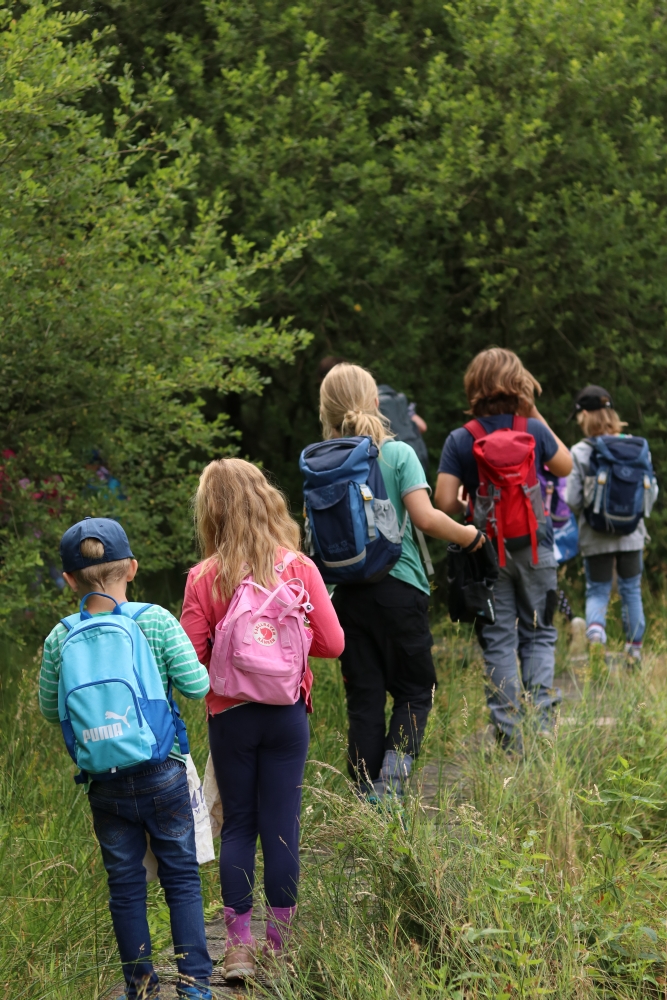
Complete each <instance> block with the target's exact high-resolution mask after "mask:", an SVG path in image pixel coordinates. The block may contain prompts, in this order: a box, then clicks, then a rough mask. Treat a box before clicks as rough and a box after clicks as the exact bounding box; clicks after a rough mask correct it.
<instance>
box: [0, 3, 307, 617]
mask: <svg viewBox="0 0 667 1000" xmlns="http://www.w3.org/2000/svg"><path fill="white" fill-rule="evenodd" d="M83 21H84V19H83V17H82V16H81V15H79V14H67V15H64V14H59V13H57V12H53V11H49V10H47V9H46V8H45V7H44V6H43V5H41V4H39V3H36V4H31V5H29V7H28V9H27V10H26V11H25V13H24V14H23V16H22V17H20V18H19V19H18V20H17V21H11V20H10V15H9V11H8V9H7V8H5V9H4V10H2V11H0V29H2V30H0V164H1V165H0V261H1V263H0V300H1V301H2V320H1V323H2V326H1V332H0V336H1V340H0V345H1V346H0V350H1V358H2V364H1V373H0V420H1V426H2V432H3V433H2V446H3V448H4V449H6V451H5V453H4V457H3V459H2V460H0V461H1V462H2V469H1V470H0V503H1V505H2V506H1V511H0V544H1V545H2V553H3V562H2V567H1V570H0V628H2V626H3V623H5V625H6V627H7V628H8V629H9V631H10V632H11V633H14V634H15V633H17V632H19V633H20V632H22V631H25V629H24V628H22V626H25V625H28V624H29V623H32V624H33V625H34V626H36V628H37V631H38V634H39V633H41V634H44V633H45V631H48V629H49V628H50V627H51V625H52V623H53V619H54V617H55V615H56V612H57V610H58V607H57V605H58V591H57V589H56V587H55V586H54V584H53V582H52V581H51V578H50V576H49V572H48V571H49V568H50V567H52V566H56V565H57V563H58V560H57V545H58V540H59V537H60V535H61V533H62V531H63V529H64V528H65V527H67V526H68V525H69V524H71V523H72V521H74V520H77V519H78V518H80V517H82V516H84V515H86V514H94V513H103V514H113V515H116V516H121V517H122V519H123V521H124V523H125V524H126V525H127V526H128V530H129V533H130V536H131V538H132V543H133V545H134V546H135V550H136V554H137V556H138V557H139V558H140V559H141V560H142V562H143V564H144V568H147V569H154V570H155V569H162V568H164V567H168V566H173V565H174V564H175V563H179V562H180V563H184V562H186V561H187V560H188V559H190V558H191V557H192V554H193V550H192V539H191V528H190V526H189V524H188V521H189V518H188V513H187V506H188V499H189V496H190V494H191V493H192V491H193V487H194V484H195V483H196V475H197V472H198V471H199V470H200V469H201V465H202V462H203V460H205V459H208V458H210V457H213V456H214V455H216V454H220V453H224V452H225V451H226V450H227V451H228V450H229V449H230V448H233V447H234V434H233V432H232V431H231V430H230V427H229V421H228V418H227V417H226V415H225V413H224V412H223V407H222V405H221V402H220V401H221V400H222V399H223V398H224V396H225V395H226V394H227V393H229V392H230V391H232V390H237V391H238V390H239V389H241V388H243V389H244V390H245V391H249V392H257V391H259V390H260V389H261V387H262V376H261V374H260V372H259V371H258V369H257V367H256V365H257V363H258V362H260V361H261V363H262V364H263V365H271V364H275V363H276V362H277V361H279V360H280V361H285V360H289V359H290V358H292V356H293V353H294V351H295V350H297V349H299V348H301V347H302V346H303V345H304V343H306V342H307V340H308V334H307V333H306V332H304V331H300V332H299V331H295V330H294V329H293V328H292V327H291V326H290V323H289V322H288V321H287V320H286V319H284V318H283V319H282V320H279V321H278V322H276V323H273V322H272V321H271V320H270V319H268V318H261V317H259V316H256V315H254V316H253V314H254V312H255V307H256V304H257V298H258V295H259V288H260V285H261V283H260V282H259V281H258V278H257V276H258V275H259V274H260V272H264V271H266V272H270V271H271V270H273V269H276V268H278V267H279V266H280V265H281V264H283V263H284V262H285V261H287V260H291V259H294V258H295V257H298V256H299V255H300V254H301V252H302V249H303V246H304V244H305V242H306V241H307V240H308V239H310V238H312V237H313V236H315V235H316V229H315V227H314V226H313V225H305V226H304V227H303V228H302V229H300V230H299V232H294V233H293V234H291V235H289V236H284V235H282V234H276V237H275V238H272V240H270V241H269V242H268V243H267V244H266V247H265V248H264V249H263V250H261V251H259V252H258V251H254V250H253V249H252V247H251V246H250V245H249V244H248V243H247V242H246V241H244V240H243V239H242V238H240V237H235V238H234V239H233V240H226V239H225V234H224V231H223V229H222V224H223V219H224V216H225V212H226V209H225V206H224V201H223V199H222V197H220V196H216V197H213V198H211V199H209V200H206V199H205V198H202V197H199V196H198V194H197V190H196V187H197V183H196V179H197V171H198V164H199V157H198V155H197V153H196V151H195V149H194V143H195V136H196V133H197V129H198V126H197V124H196V123H195V122H186V121H185V120H179V121H173V122H170V123H169V124H168V125H167V127H166V128H164V129H162V127H161V123H160V121H159V109H160V106H161V104H162V102H164V101H165V100H167V99H168V97H169V90H168V89H167V87H166V85H165V84H164V83H161V82H160V81H155V82H154V83H151V85H150V86H147V87H145V88H144V89H145V93H144V94H143V95H142V96H141V97H138V96H137V95H136V93H135V90H134V85H133V83H132V80H131V78H130V76H129V75H128V74H125V75H124V76H119V77H117V78H114V77H113V76H112V75H111V74H110V70H109V66H110V60H111V59H112V58H113V57H114V51H113V50H109V49H108V48H105V46H106V43H105V42H104V40H103V39H101V38H100V37H99V35H97V34H96V33H93V34H92V36H91V38H90V40H87V39H82V40H80V41H79V42H78V43H77V44H76V45H74V46H71V45H69V43H68V36H69V35H70V34H71V32H72V31H73V30H76V29H77V28H79V27H81V26H82V24H83ZM91 91H97V92H100V91H103V92H104V93H105V94H108V95H110V99H112V100H113V115H112V117H111V118H110V120H109V121H107V122H104V121H103V120H102V117H101V116H99V115H91V114H90V113H88V112H87V111H85V110H84V109H83V108H82V106H81V105H82V101H83V100H84V98H85V97H86V95H87V94H89V93H90V92H91ZM100 465H103V466H104V467H105V468H106V467H108V468H109V469H110V470H111V472H112V473H113V476H114V477H115V478H116V479H117V480H119V481H120V487H118V486H117V485H116V484H114V483H113V482H112V483H109V482H107V480H108V479H109V477H108V476H106V477H104V471H103V470H100V469H99V466H100ZM100 474H101V475H102V476H103V477H104V478H100ZM60 606H61V607H64V603H63V599H61V600H60ZM26 613H27V614H28V616H29V617H28V618H25V617H24V615H25V614H26Z"/></svg>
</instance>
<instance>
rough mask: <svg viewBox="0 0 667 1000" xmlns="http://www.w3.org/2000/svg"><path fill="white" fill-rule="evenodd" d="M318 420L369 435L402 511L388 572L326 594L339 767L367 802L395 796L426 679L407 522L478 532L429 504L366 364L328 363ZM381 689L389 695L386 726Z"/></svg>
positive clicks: (429, 681) (420, 724)
mask: <svg viewBox="0 0 667 1000" xmlns="http://www.w3.org/2000/svg"><path fill="white" fill-rule="evenodd" d="M320 419H321V422H322V428H323V433H324V438H325V439H331V438H339V437H346V438H347V437H357V436H360V435H368V436H369V437H370V438H372V440H373V443H374V444H375V445H376V446H377V448H378V449H379V459H378V460H379V465H380V470H381V473H382V479H383V481H384V484H385V487H386V490H387V495H388V497H389V499H390V500H391V502H392V504H393V506H394V508H395V510H396V514H397V516H398V523H399V524H402V523H403V520H404V518H406V531H405V533H404V535H403V543H402V551H401V556H400V559H399V560H398V562H397V563H396V564H395V565H394V567H393V568H392V569H391V570H390V571H389V573H388V575H387V576H385V577H383V578H382V579H381V580H379V581H378V582H375V583H360V584H349V583H347V584H337V585H336V589H335V591H334V594H333V604H334V608H335V610H336V613H337V615H338V620H339V621H340V624H341V625H342V627H343V632H344V633H345V649H344V650H343V653H342V654H341V658H340V660H341V669H342V674H343V681H344V683H345V696H346V700H347V713H348V721H349V730H348V768H349V772H350V775H351V776H352V778H353V779H354V781H355V782H356V783H357V787H358V789H359V792H360V794H362V795H364V796H366V797H368V798H369V800H371V801H373V802H384V801H386V802H390V801H391V800H392V799H395V798H396V797H399V798H400V796H401V794H402V792H403V787H404V783H405V781H406V779H407V778H408V777H409V774H410V771H411V768H412V763H413V760H414V758H415V757H416V756H417V754H418V753H419V749H420V744H421V741H422V738H423V736H424V730H425V728H426V721H427V719H428V715H429V712H430V710H431V706H432V704H433V692H434V689H435V685H436V676H435V668H434V665H433V657H432V655H431V647H432V645H433V640H432V637H431V632H430V628H429V618H428V604H429V594H430V587H429V583H428V580H427V577H426V573H425V572H424V569H423V566H422V563H421V559H420V556H419V550H418V548H417V545H416V542H415V540H414V538H413V535H412V527H411V526H412V525H414V527H415V528H419V529H420V530H421V531H423V532H424V534H426V535H430V536H431V537H433V538H440V539H442V540H443V541H448V542H456V543H457V544H458V545H461V546H462V547H467V546H470V545H471V544H474V542H475V540H476V539H477V544H478V546H479V545H482V544H483V542H484V538H483V536H481V537H479V533H478V531H477V529H476V528H474V527H472V526H470V525H462V524H458V523H457V522H456V521H454V520H452V518H450V517H448V516H447V515H446V514H443V513H442V512H441V511H438V510H435V509H434V508H433V506H432V504H431V501H430V499H429V493H430V487H429V485H428V483H427V482H426V479H425V476H424V470H423V468H422V466H421V464H420V462H419V459H418V458H417V455H416V453H415V451H414V449H413V448H411V447H410V445H409V444H406V443H405V442H402V441H394V440H392V437H393V435H392V433H391V431H390V429H389V421H388V420H387V419H386V417H384V416H383V415H382V414H381V413H380V411H379V409H378V388H377V385H376V383H375V379H374V378H373V376H372V375H371V374H370V372H368V371H366V370H365V369H364V368H360V367H359V366H358V365H350V364H338V365H336V366H335V367H333V368H332V369H331V371H330V372H329V373H328V374H327V375H326V377H325V378H324V380H323V381H322V385H321V388H320ZM387 693H389V694H390V695H391V696H392V698H393V709H392V714H391V719H390V722H389V727H388V730H386V727H385V703H386V700H387Z"/></svg>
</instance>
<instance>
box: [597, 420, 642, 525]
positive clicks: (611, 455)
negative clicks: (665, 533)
mask: <svg viewBox="0 0 667 1000" xmlns="http://www.w3.org/2000/svg"><path fill="white" fill-rule="evenodd" d="M587 442H588V444H589V445H590V446H591V448H592V449H593V450H592V452H591V457H590V461H589V475H588V477H587V479H588V481H589V483H591V485H592V486H593V493H592V497H590V500H589V502H588V504H587V505H586V506H585V507H584V517H585V518H586V521H587V522H588V523H589V524H590V526H591V528H593V530H594V531H600V532H603V533H605V534H612V535H630V534H632V532H633V531H634V530H635V528H636V527H637V525H638V524H639V522H640V520H641V518H642V517H649V515H650V513H651V510H652V508H653V504H654V503H655V500H656V497H657V495H658V483H657V480H656V478H655V474H654V472H653V466H652V464H651V453H650V452H649V448H648V442H647V441H646V440H645V439H644V438H641V437H633V436H632V435H627V436H626V435H619V436H616V435H613V434H603V435H600V436H599V437H594V438H587ZM589 490H590V487H589ZM587 492H589V491H587ZM589 496H590V493H589Z"/></svg>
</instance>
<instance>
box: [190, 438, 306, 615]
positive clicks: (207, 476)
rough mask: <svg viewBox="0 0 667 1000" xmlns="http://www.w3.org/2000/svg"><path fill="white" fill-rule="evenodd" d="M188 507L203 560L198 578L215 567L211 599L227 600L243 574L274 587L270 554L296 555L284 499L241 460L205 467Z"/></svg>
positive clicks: (292, 526) (296, 542)
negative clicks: (280, 550)
mask: <svg viewBox="0 0 667 1000" xmlns="http://www.w3.org/2000/svg"><path fill="white" fill-rule="evenodd" d="M193 506H194V518H195V528H196V530H197V537H198V539H199V544H200V546H201V550H202V554H203V556H204V563H203V565H202V569H201V573H200V577H201V576H203V575H204V574H205V573H207V572H208V571H209V570H210V568H211V565H215V566H216V574H215V579H214V581H213V596H214V597H218V596H219V597H220V598H222V600H227V599H228V598H229V597H231V596H232V594H233V593H234V591H235V590H236V588H237V587H238V585H239V583H240V582H241V580H242V579H243V578H244V577H245V576H247V575H248V573H252V576H253V579H255V580H256V581H257V583H259V584H261V586H263V587H269V586H271V585H272V584H273V585H275V583H276V582H277V581H276V576H275V572H274V565H275V561H276V549H277V548H278V547H279V546H281V547H282V548H285V549H289V550H290V551H291V552H298V551H299V549H300V547H301V539H300V533H299V527H298V525H297V523H296V522H295V521H294V520H293V519H292V518H291V517H290V514H289V511H288V510H287V504H286V502H285V497H284V496H283V495H282V493H281V492H280V491H279V490H277V489H276V488H275V487H274V486H271V484H270V483H269V482H268V481H267V479H266V476H265V475H264V473H263V472H262V471H261V470H260V469H258V468H257V466H255V465H251V464H250V462H244V461H243V459H241V458H221V459H218V460H217V461H215V462H210V463H209V464H208V465H207V466H206V468H205V469H204V471H203V472H202V474H201V477H200V479H199V486H198V488H197V492H196V494H195V496H194V503H193Z"/></svg>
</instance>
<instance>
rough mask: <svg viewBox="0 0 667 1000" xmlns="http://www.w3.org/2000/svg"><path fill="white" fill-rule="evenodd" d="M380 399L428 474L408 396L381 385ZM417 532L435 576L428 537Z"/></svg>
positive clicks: (398, 433)
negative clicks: (427, 542)
mask: <svg viewBox="0 0 667 1000" xmlns="http://www.w3.org/2000/svg"><path fill="white" fill-rule="evenodd" d="M378 401H379V404H380V413H382V414H383V416H385V417H386V418H387V420H388V421H389V423H390V424H391V429H392V431H393V432H394V434H395V435H396V440H397V441H404V442H405V443H406V444H409V445H410V447H411V448H413V449H414V451H415V452H416V453H417V458H418V459H419V461H420V462H421V464H422V467H423V469H424V475H425V476H428V449H427V447H426V445H425V444H424V440H423V438H422V436H421V434H420V433H419V431H418V430H417V427H416V426H415V423H414V421H413V420H412V419H411V417H410V407H409V405H408V400H407V396H406V395H405V393H403V392H396V390H395V389H392V387H391V386H390V385H379V386H378ZM415 534H416V536H417V541H418V542H419V548H420V549H421V553H422V559H423V560H424V565H425V566H426V572H427V573H428V575H429V576H433V572H434V571H433V563H432V562H431V556H430V554H429V551H428V547H427V545H426V539H425V538H424V535H423V533H422V532H421V531H420V530H419V529H418V528H415Z"/></svg>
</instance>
